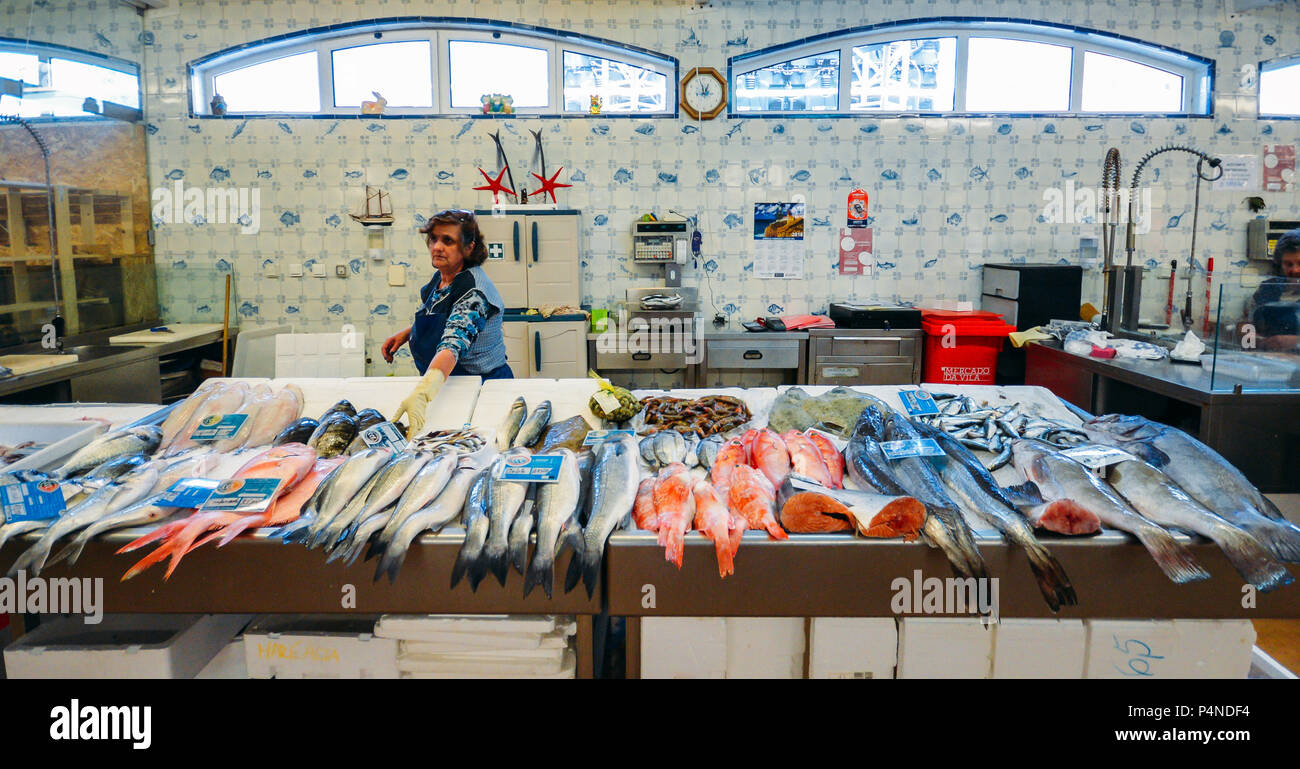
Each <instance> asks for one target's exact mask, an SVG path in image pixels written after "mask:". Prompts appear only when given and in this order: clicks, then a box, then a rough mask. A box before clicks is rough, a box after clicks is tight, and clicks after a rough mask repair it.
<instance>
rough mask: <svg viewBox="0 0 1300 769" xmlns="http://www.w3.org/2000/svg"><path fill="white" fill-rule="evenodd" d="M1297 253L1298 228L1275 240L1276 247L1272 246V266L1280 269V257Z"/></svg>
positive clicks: (1298, 244)
mask: <svg viewBox="0 0 1300 769" xmlns="http://www.w3.org/2000/svg"><path fill="white" fill-rule="evenodd" d="M1297 251H1300V227H1297V228H1296V229H1294V230H1289V231H1287V232H1284V233H1282V237H1280V238H1278V239H1277V245H1275V246H1273V264H1274V265H1275V266H1276V267H1277V268H1278V269H1279V270H1280V269H1282V257H1284V256H1286V255H1287V254H1294V253H1296V252H1297Z"/></svg>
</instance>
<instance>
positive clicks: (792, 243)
mask: <svg viewBox="0 0 1300 769" xmlns="http://www.w3.org/2000/svg"><path fill="white" fill-rule="evenodd" d="M803 220H804V204H803V203H755V204H754V275H755V276H756V277H759V278H793V279H795V280H802V279H803V263H804V243H803Z"/></svg>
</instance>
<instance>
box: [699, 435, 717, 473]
mask: <svg viewBox="0 0 1300 769" xmlns="http://www.w3.org/2000/svg"><path fill="white" fill-rule="evenodd" d="M722 444H723V440H722V436H720V435H710V436H709V437H707V438H705V439H704V440H702V441H700V442H699V443H697V444H695V453H696V455H697V456H698V457H699V461H700V467H703V468H704V469H705V470H708V469H709V468H711V467H713V460H714V459H715V458H716V457H717V456H718V449H721V448H722Z"/></svg>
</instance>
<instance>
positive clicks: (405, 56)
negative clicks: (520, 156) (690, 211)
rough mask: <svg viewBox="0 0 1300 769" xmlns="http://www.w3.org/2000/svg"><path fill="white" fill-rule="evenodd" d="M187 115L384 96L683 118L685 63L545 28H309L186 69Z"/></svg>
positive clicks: (331, 107)
mask: <svg viewBox="0 0 1300 769" xmlns="http://www.w3.org/2000/svg"><path fill="white" fill-rule="evenodd" d="M189 72H190V90H191V109H192V110H193V112H194V114H196V115H211V114H214V113H213V109H212V102H213V98H214V96H216V95H220V97H221V99H222V100H223V101H224V103H225V108H224V109H225V114H227V115H242V116H249V115H357V114H362V102H363V101H377V98H376V96H375V94H379V95H380V96H382V97H383V99H384V102H385V103H384V113H385V114H388V115H421V116H434V115H444V116H452V115H473V114H482V112H483V109H482V98H483V97H484V96H485V95H489V94H504V95H508V96H510V97H511V99H512V101H513V109H514V112H516V113H518V114H531V115H554V116H579V115H588V114H591V111H592V104H593V97H599V100H600V114H602V115H610V114H613V115H620V114H626V115H637V116H641V117H645V116H656V115H661V116H673V115H676V114H677V60H676V59H673V58H671V57H667V56H662V55H660V54H657V53H654V52H652V51H646V50H643V49H639V48H633V47H628V46H623V45H618V44H615V43H611V42H608V41H604V40H599V39H596V38H590V37H586V36H582V35H575V34H571V33H567V32H560V31H556V30H547V29H541V28H537V27H526V26H519V25H509V24H503V23H497V22H489V21H483V22H473V21H465V20H463V19H462V20H450V19H429V18H419V19H394V20H385V21H368V22H361V23H357V24H351V25H345V26H343V27H338V26H335V27H330V28H328V29H316V30H308V31H305V32H299V33H294V34H291V35H283V36H280V37H276V38H270V39H267V40H261V41H257V42H254V43H250V44H247V45H243V46H239V47H237V48H233V49H229V50H226V51H221V52H218V53H215V54H212V55H211V56H207V57H204V58H202V59H199V60H197V61H195V62H191V63H190V66H189Z"/></svg>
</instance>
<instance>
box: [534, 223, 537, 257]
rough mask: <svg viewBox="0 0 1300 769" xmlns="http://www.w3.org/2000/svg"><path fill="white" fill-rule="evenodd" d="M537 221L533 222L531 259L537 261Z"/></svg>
mask: <svg viewBox="0 0 1300 769" xmlns="http://www.w3.org/2000/svg"><path fill="white" fill-rule="evenodd" d="M537 257H538V253H537V222H533V261H534V262H535V261H537Z"/></svg>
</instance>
